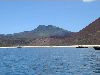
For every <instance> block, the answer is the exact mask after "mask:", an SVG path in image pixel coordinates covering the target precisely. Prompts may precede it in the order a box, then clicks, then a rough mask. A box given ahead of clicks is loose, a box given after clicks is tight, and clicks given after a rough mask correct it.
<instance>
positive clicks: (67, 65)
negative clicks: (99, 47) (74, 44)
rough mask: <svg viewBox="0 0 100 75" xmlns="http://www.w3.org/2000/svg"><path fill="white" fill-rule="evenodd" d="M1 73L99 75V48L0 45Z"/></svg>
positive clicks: (21, 74)
mask: <svg viewBox="0 0 100 75" xmlns="http://www.w3.org/2000/svg"><path fill="white" fill-rule="evenodd" d="M0 75H100V51H96V50H94V49H93V48H0Z"/></svg>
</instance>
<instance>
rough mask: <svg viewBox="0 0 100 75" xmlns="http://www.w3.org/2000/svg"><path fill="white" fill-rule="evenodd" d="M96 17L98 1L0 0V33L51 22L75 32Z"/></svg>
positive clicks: (24, 29)
mask: <svg viewBox="0 0 100 75" xmlns="http://www.w3.org/2000/svg"><path fill="white" fill-rule="evenodd" d="M99 17H100V1H98V0H62V1H60V0H59V1H42V0H41V1H39V0H38V1H35V0H34V1H0V34H13V33H18V32H23V31H30V30H33V29H35V28H36V27H37V26H38V25H55V26H57V27H60V28H63V29H66V30H69V31H72V32H78V31H80V30H81V29H82V28H84V27H86V26H87V25H88V24H90V23H91V22H93V21H94V20H96V19H97V18H99Z"/></svg>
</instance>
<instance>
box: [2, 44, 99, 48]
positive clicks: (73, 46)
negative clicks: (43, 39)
mask: <svg viewBox="0 0 100 75" xmlns="http://www.w3.org/2000/svg"><path fill="white" fill-rule="evenodd" d="M79 46H82V47H95V46H97V47H100V45H70V46H12V47H0V48H17V47H22V48H49V47H51V48H52V47H55V48H62V47H63V48H64V47H69V48H70V47H72V48H75V47H79Z"/></svg>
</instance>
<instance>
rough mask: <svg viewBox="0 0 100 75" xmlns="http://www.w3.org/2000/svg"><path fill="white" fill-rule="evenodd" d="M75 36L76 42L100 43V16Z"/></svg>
mask: <svg viewBox="0 0 100 75" xmlns="http://www.w3.org/2000/svg"><path fill="white" fill-rule="evenodd" d="M75 36H76V40H75V44H89V45H90V44H100V18H98V19H96V20H95V21H94V22H92V23H91V24H89V25H88V26H86V27H85V28H83V29H82V30H80V32H78V33H77V34H76V35H75Z"/></svg>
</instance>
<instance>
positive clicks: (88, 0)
mask: <svg viewBox="0 0 100 75" xmlns="http://www.w3.org/2000/svg"><path fill="white" fill-rule="evenodd" d="M82 1H83V2H93V1H96V0H82Z"/></svg>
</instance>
